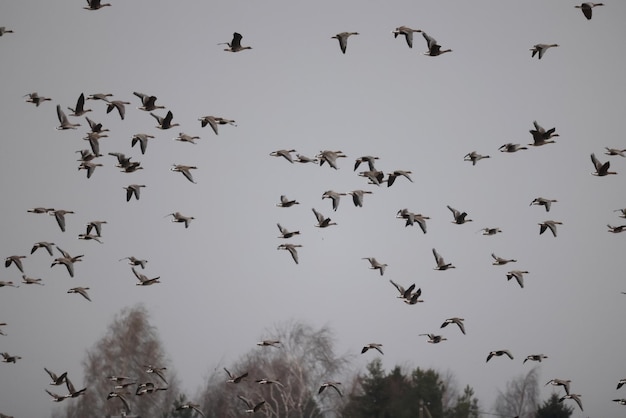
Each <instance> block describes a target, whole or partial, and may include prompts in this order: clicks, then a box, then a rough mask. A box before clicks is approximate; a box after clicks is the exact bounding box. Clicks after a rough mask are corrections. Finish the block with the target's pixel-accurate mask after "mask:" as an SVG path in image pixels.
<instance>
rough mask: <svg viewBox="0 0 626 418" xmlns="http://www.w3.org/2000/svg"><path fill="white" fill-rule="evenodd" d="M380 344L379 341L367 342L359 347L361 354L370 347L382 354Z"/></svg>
mask: <svg viewBox="0 0 626 418" xmlns="http://www.w3.org/2000/svg"><path fill="white" fill-rule="evenodd" d="M382 346H383V345H382V344H380V343H369V344H366V345H365V346H363V348H362V349H361V354H365V353H366V352H367V350H370V349H374V350H376V351H378V352H379V353H380V354H384V353H383V350H382V348H381V347H382Z"/></svg>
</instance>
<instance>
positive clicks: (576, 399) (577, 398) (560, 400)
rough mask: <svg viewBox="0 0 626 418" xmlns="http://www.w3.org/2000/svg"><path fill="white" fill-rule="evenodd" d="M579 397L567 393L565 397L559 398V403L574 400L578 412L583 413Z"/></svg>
mask: <svg viewBox="0 0 626 418" xmlns="http://www.w3.org/2000/svg"><path fill="white" fill-rule="evenodd" d="M581 396H582V395H578V394H575V393H568V394H567V395H565V396H562V397H561V398H559V402H563V401H564V400H565V399H573V400H574V401H576V403H577V404H578V407H579V408H580V410H581V411H584V409H583V403H582V401H581V400H580V397H581Z"/></svg>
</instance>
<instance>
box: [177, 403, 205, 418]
mask: <svg viewBox="0 0 626 418" xmlns="http://www.w3.org/2000/svg"><path fill="white" fill-rule="evenodd" d="M183 409H191V410H193V411H196V412H197V413H199V414H200V415H202V416H203V417H204V416H205V415H204V413H203V412H202V411H201V410H200V405H198V404H197V403H190V402H187V403H184V404H181V405H178V406H177V407H176V410H177V411H181V410H183Z"/></svg>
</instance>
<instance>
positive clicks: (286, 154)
mask: <svg viewBox="0 0 626 418" xmlns="http://www.w3.org/2000/svg"><path fill="white" fill-rule="evenodd" d="M292 152H296V150H295V149H289V150H287V149H279V150H278V151H272V152H270V156H272V157H283V158H284V159H285V160H287V161H289V162H290V163H291V164H293V157H292V156H291V153H292Z"/></svg>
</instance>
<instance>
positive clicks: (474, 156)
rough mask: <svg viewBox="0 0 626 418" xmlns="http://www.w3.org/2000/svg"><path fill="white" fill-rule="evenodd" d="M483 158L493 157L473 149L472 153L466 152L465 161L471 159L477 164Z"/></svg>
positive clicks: (473, 163)
mask: <svg viewBox="0 0 626 418" xmlns="http://www.w3.org/2000/svg"><path fill="white" fill-rule="evenodd" d="M483 158H491V157H490V156H488V155H480V154H479V153H477V152H476V151H472V152H470V153H467V154H465V157H463V161H471V162H472V165H473V166H474V165H476V163H477V162H478V161H480V160H482V159H483Z"/></svg>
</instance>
